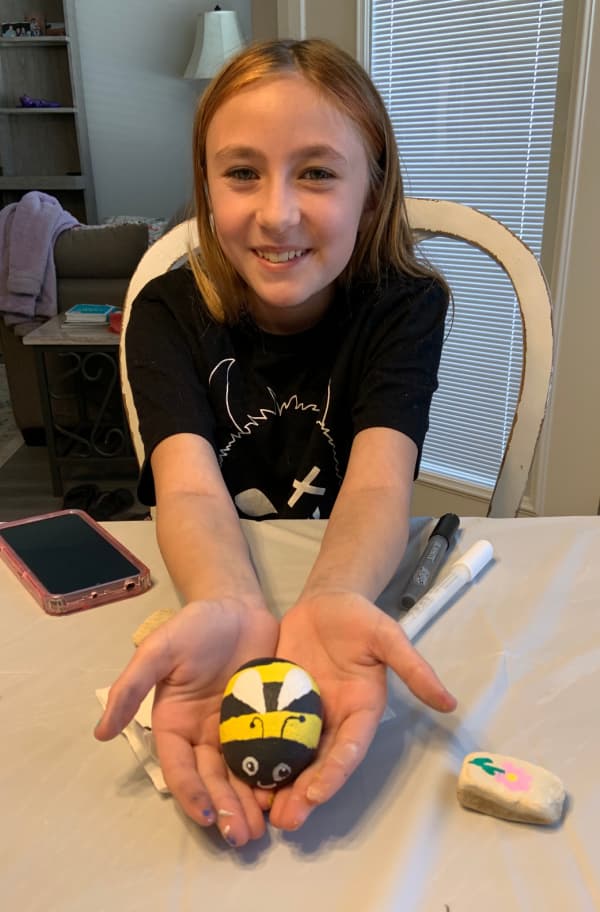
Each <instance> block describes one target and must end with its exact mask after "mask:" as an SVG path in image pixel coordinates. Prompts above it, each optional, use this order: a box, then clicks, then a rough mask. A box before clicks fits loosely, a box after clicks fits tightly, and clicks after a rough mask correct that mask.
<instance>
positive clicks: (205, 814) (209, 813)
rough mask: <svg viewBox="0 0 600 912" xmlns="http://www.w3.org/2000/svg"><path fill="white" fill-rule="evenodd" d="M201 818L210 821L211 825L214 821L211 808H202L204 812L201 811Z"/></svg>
mask: <svg viewBox="0 0 600 912" xmlns="http://www.w3.org/2000/svg"><path fill="white" fill-rule="evenodd" d="M202 816H203V817H204V819H205V820H210V821H211V823H212V821H213V820H214V819H215V815H214V812H213V811H212V809H211V808H204V810H203V811H202Z"/></svg>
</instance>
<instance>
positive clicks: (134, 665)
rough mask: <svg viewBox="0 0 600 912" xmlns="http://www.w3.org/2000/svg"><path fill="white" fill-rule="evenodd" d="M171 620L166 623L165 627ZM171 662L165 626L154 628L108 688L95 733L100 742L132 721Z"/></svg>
mask: <svg viewBox="0 0 600 912" xmlns="http://www.w3.org/2000/svg"><path fill="white" fill-rule="evenodd" d="M171 623H172V622H171V621H169V622H167V624H165V625H164V628H166V627H168V626H169V624H171ZM172 665H173V659H172V657H171V654H170V650H169V637H168V636H167V635H165V630H164V629H161V630H157V631H155V632H154V633H153V634H151V635H150V636H149V637H148V638H147V639H146V640H144V642H143V643H142V644H141V646H138V648H137V649H136V651H135V653H134V655H133V657H132V658H131V660H130V661H129V663H128V664H127V666H126V667H125V669H124V670H123V671H122V672H121V674H120V675H119V677H118V678H117V680H116V681H115V682H114V684H113V685H112V687H111V688H110V692H109V695H108V702H107V704H106V709H105V710H104V713H103V715H102V717H101V719H100V722H99V723H98V724H97V725H96V728H95V730H94V736H95V737H96V738H97V739H98V740H99V741H109V740H110V739H111V738H114V737H115V735H118V734H119V732H121V731H122V730H123V729H124V728H125V726H126V725H127V724H128V723H129V722H131V720H132V719H133V717H134V715H135V714H136V712H137V710H138V709H139V706H140V703H141V702H142V700H143V699H144V697H145V696H146V694H147V693H148V692H149V691H150V689H151V688H152V687H154V686H155V684H157V683H158V682H159V681H161V680H163V678H166V677H167V675H168V674H169V673H170V672H171V671H172Z"/></svg>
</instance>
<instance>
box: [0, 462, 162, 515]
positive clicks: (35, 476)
mask: <svg viewBox="0 0 600 912" xmlns="http://www.w3.org/2000/svg"><path fill="white" fill-rule="evenodd" d="M82 462H83V461H82ZM82 483H94V484H96V485H97V486H98V488H99V489H100V491H101V492H106V491H114V490H116V489H121V488H125V489H127V490H129V491H131V493H132V495H133V497H134V502H133V505H132V506H131V507H128V508H126V509H124V510H121V511H120V512H117V513H115V514H114V515H111V516H110V517H109V518H110V519H117V520H126V519H144V518H146V516H147V514H148V509H147V507H144V506H143V505H142V504H140V503H139V501H138V500H137V498H136V497H135V489H136V478H135V477H134V476H132V475H131V474H130V475H125V476H124V475H115V473H114V472H111V469H110V461H109V460H107V467H106V470H105V472H104V473H103V475H102V476H101V477H98V476H97V475H95V476H90V475H89V470H88V472H87V474H86V467H85V465H82V468H81V469H77V470H76V471H74V472H73V474H72V475H71V476H70V477H69V478H68V479H67V480H66V481H65V485H64V488H65V492H68V491H69V490H72V488H74V487H75V486H77V485H80V484H82ZM62 508H63V498H62V497H55V496H53V494H52V485H51V482H50V472H49V469H48V456H47V452H46V448H45V447H28V446H25V445H23V446H22V447H20V449H18V450H17V452H16V453H14V455H13V456H11V457H10V459H8V460H7V462H6V463H5V464H4V465H3V466H1V467H0V522H7V521H9V520H13V519H24V518H25V517H27V516H36V515H38V514H40V513H50V512H52V511H53V510H61V509H62Z"/></svg>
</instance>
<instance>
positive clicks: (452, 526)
mask: <svg viewBox="0 0 600 912" xmlns="http://www.w3.org/2000/svg"><path fill="white" fill-rule="evenodd" d="M459 523H460V519H459V517H458V516H457V515H456V513H444V515H443V516H442V518H441V519H440V521H439V522H438V524H437V526H436V527H435V529H434V530H433V532H432V533H431V538H433V536H434V535H441V536H442V538H445V539H446V541H447V542H448V544H450V539H451V538H452V536H453V535H454V533H455V532H456V530H457V529H458V526H459Z"/></svg>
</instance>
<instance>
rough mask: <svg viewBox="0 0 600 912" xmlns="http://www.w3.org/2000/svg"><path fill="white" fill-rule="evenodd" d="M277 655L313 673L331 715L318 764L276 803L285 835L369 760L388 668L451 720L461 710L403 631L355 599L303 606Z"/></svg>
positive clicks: (325, 599) (292, 616) (285, 625)
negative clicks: (453, 711)
mask: <svg viewBox="0 0 600 912" xmlns="http://www.w3.org/2000/svg"><path fill="white" fill-rule="evenodd" d="M277 655H278V656H280V657H281V658H287V659H289V660H291V661H293V662H297V663H298V664H299V665H302V666H303V667H304V668H306V670H307V671H309V672H310V674H311V675H312V676H313V677H314V678H315V680H316V681H317V684H318V686H319V689H320V691H321V697H322V700H323V711H324V728H323V737H322V739H321V744H320V746H319V751H318V755H317V759H316V760H315V762H314V763H313V764H311V766H309V767H308V768H307V769H306V770H305V771H304V772H303V773H302V774H301V775H300V776H299V777H298V779H297V780H296V782H294V783H293V785H291V786H289V787H287V788H284V789H282V790H281V792H280V793H278V795H277V796H276V798H275V801H274V804H273V808H272V810H271V821H272V823H273V824H274V825H275V826H279V827H281V828H282V829H296V828H297V827H298V826H300V825H301V824H302V823H303V822H304V820H305V819H306V817H307V816H308V814H309V813H310V811H311V809H312V808H313V807H314V805H315V804H321V803H323V802H325V801H327V800H328V799H329V798H331V797H332V796H333V795H334V794H335V793H336V792H337V791H338V789H339V788H341V786H342V785H343V784H344V782H345V781H346V780H347V779H348V777H349V776H350V775H351V774H352V772H353V771H354V770H355V769H356V767H357V766H358V765H359V763H360V762H361V760H362V759H363V757H364V756H365V754H366V752H367V750H368V748H369V745H370V743H371V740H372V738H373V735H374V733H375V731H376V729H377V725H378V723H379V719H380V717H381V714H382V712H383V709H384V707H385V703H386V696H387V683H386V669H387V666H388V665H389V666H390V667H391V668H392V669H393V670H394V671H395V672H396V674H397V675H398V676H399V677H400V678H401V679H402V680H403V681H404V682H405V684H406V685H407V687H408V688H409V689H410V690H411V691H412V692H413V693H414V694H415V696H417V697H418V698H419V699H421V700H422V701H423V702H424V703H426V704H428V705H429V706H431V707H433V708H434V709H438V710H440V711H442V712H448V711H450V710H452V709H454V707H455V705H456V701H455V700H454V698H453V697H452V696H451V695H450V694H449V693H448V692H447V691H446V689H445V688H444V686H443V685H442V684H441V682H440V681H439V679H438V678H437V676H436V675H435V673H434V671H433V669H432V668H431V667H430V666H429V665H428V664H427V662H426V661H425V660H424V659H423V658H422V656H420V655H419V653H418V652H417V651H416V650H415V649H414V648H413V647H412V645H411V644H410V642H409V640H408V639H407V638H406V636H405V634H404V633H403V631H402V629H401V627H400V626H399V625H398V624H397V623H396V622H394V621H393V620H392V619H391V618H390V617H388V616H387V615H386V614H384V613H383V612H382V611H380V609H379V608H377V607H376V606H375V605H373V604H372V603H371V602H369V601H368V600H367V599H366V598H363V597H362V596H360V595H356V594H354V593H347V592H332V593H324V594H321V595H318V596H312V597H310V598H306V599H302V600H301V601H299V602H298V603H297V604H296V605H295V606H294V607H293V608H292V609H290V611H289V612H288V613H287V614H286V615H285V617H284V619H283V620H282V622H281V629H280V636H279V642H278V646H277Z"/></svg>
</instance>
